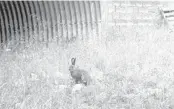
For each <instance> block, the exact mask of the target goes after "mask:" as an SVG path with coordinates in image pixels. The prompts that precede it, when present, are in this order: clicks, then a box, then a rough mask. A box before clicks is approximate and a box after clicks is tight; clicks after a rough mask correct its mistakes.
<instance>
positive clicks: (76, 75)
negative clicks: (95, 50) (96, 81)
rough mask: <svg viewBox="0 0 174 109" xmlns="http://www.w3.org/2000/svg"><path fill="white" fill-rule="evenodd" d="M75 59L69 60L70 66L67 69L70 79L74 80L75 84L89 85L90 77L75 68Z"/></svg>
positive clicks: (83, 71) (85, 72)
mask: <svg viewBox="0 0 174 109" xmlns="http://www.w3.org/2000/svg"><path fill="white" fill-rule="evenodd" d="M75 62H76V58H72V59H71V64H72V65H70V67H69V71H70V74H71V77H72V78H73V79H74V80H75V83H76V84H79V83H80V84H84V85H85V86H87V85H89V84H90V82H91V77H90V75H89V73H88V72H87V71H85V70H83V69H78V68H75Z"/></svg>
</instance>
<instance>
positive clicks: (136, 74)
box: [0, 28, 174, 109]
mask: <svg viewBox="0 0 174 109" xmlns="http://www.w3.org/2000/svg"><path fill="white" fill-rule="evenodd" d="M172 35H173V33H168V32H166V31H164V30H162V29H161V30H153V31H152V29H147V28H141V29H136V30H135V29H132V30H131V29H125V31H122V32H120V33H118V34H117V33H116V34H114V36H112V35H110V36H108V37H107V39H103V40H104V42H106V43H105V44H98V43H95V42H96V41H88V42H85V43H82V42H78V41H77V42H75V43H71V44H69V45H67V46H63V47H57V46H56V45H54V44H50V46H49V47H48V48H45V47H43V46H42V45H41V46H36V45H32V46H30V47H28V48H27V47H26V48H25V49H22V50H17V52H4V53H3V54H1V57H0V60H1V62H0V109H72V108H73V109H100V108H101V109H173V108H174V103H173V100H174V79H173V78H174V69H173V68H174V62H173V61H172V60H173V59H174V49H173V45H174V37H173V36H172ZM72 57H76V58H77V65H78V67H79V68H83V69H85V70H87V71H88V72H89V73H90V75H91V76H92V79H93V83H92V84H91V85H90V86H88V87H83V88H82V89H81V91H79V92H75V93H73V92H72V90H73V87H74V86H73V83H72V79H71V77H70V75H69V72H68V67H69V65H70V59H71V58H72Z"/></svg>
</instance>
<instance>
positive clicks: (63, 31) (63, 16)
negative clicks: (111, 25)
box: [0, 1, 101, 48]
mask: <svg viewBox="0 0 174 109" xmlns="http://www.w3.org/2000/svg"><path fill="white" fill-rule="evenodd" d="M100 20H101V11H100V2H99V1H0V43H1V48H4V46H6V45H7V44H8V43H9V42H13V43H19V44H21V43H24V44H25V43H28V42H43V43H49V42H51V41H56V42H57V43H59V42H60V41H70V40H72V39H74V38H79V39H82V40H85V39H87V38H89V37H92V36H94V35H98V33H99V29H98V25H99V23H100Z"/></svg>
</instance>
